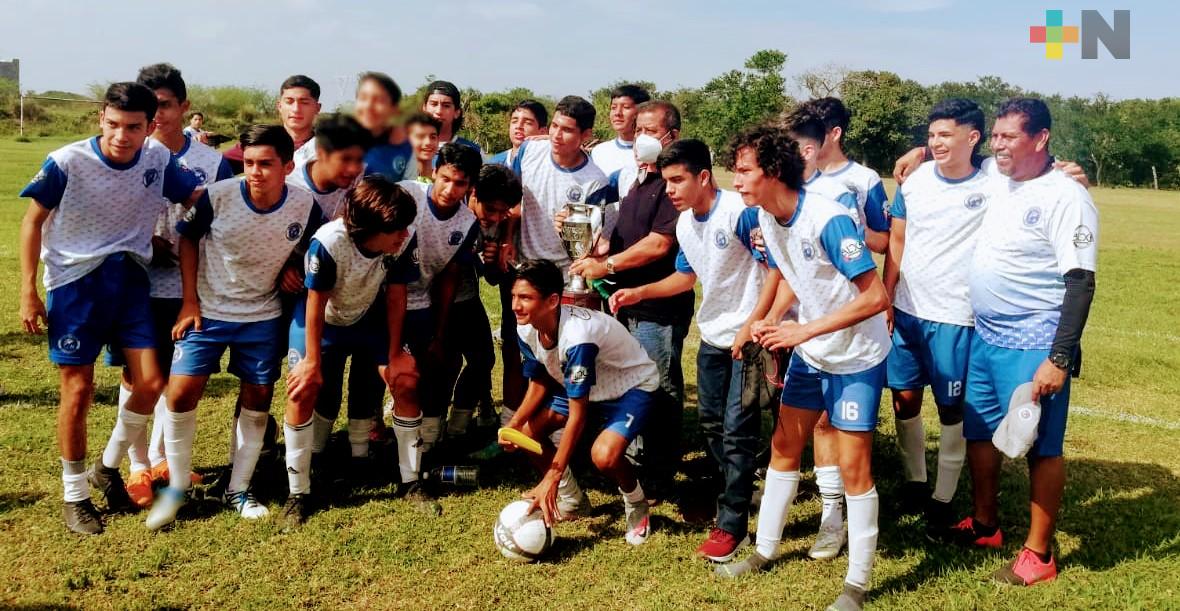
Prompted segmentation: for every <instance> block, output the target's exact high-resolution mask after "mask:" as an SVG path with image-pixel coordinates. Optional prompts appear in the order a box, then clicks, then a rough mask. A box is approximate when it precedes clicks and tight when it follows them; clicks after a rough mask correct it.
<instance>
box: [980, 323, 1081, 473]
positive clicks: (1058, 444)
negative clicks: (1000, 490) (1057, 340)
mask: <svg viewBox="0 0 1180 611" xmlns="http://www.w3.org/2000/svg"><path fill="white" fill-rule="evenodd" d="M1048 357H1049V351H1048V350H1017V349H1015V348H1001V347H999V346H993V345H991V344H989V343H987V342H985V341H983V340H982V339H980V338H979V336H978V335H976V336H975V337H974V338H972V340H971V361H970V365H969V366H968V367H967V397H966V400H965V401H964V404H963V436H964V437H966V438H967V440H968V441H990V440H991V438H992V435H993V434H995V432H996V428H997V427H999V426H1000V421H1001V420H1003V419H1004V415H1005V414H1007V413H1008V404H1009V402H1010V401H1011V398H1012V393H1013V391H1015V390H1016V387H1017V386H1020V385H1021V384H1023V383H1025V382H1031V381H1032V379H1033V375H1035V374H1036V372H1037V368H1038V367H1040V366H1041V363H1044V362H1045V359H1046V358H1048ZM1068 412H1069V378H1068V377H1067V378H1066V379H1065V386H1063V387H1062V388H1061V390H1059V391H1058V392H1057V393H1055V394H1053V395H1050V396H1048V397H1041V423H1040V425H1039V426H1038V427H1037V440H1036V442H1035V443H1033V446H1032V448H1031V449H1030V450H1029V451H1028V455H1029V456H1061V454H1062V449H1063V445H1064V444H1065V420H1066V415H1067V414H1068Z"/></svg>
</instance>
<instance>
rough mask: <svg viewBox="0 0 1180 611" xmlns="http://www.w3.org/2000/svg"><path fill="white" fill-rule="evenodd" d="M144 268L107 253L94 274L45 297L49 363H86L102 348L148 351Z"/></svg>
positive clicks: (149, 331) (148, 311)
mask: <svg viewBox="0 0 1180 611" xmlns="http://www.w3.org/2000/svg"><path fill="white" fill-rule="evenodd" d="M150 288H151V285H150V284H149V282H148V275H147V270H145V269H144V268H143V266H142V265H140V264H139V263H137V262H136V261H135V260H134V259H132V258H131V256H130V255H128V254H126V253H115V254H113V255H109V256H108V257H107V258H106V259H105V260H104V261H103V262H102V264H101V265H99V266H98V267H97V268H95V269H94V271H92V272H90V273H89V274H86V275H85V276H82V277H81V278H78V279H77V280H75V281H73V282H71V283H69V284H67V285H65V286H59V287H57V288H55V289H52V290H50V291H49V293H48V294H47V295H46V299H45V306H46V308H45V309H46V311H47V313H48V315H49V317H48V318H49V325H48V326H49V329H48V332H49V360H50V361H52V362H53V363H55V364H58V365H92V364H94V361H95V360H96V359H98V354H99V353H100V352H102V349H103V347H104V346H109V349H110V350H111V351H112V352H120V351H122V350H123V349H124V348H130V349H142V348H153V347H155V345H156V343H155V340H153V338H152V312H151V306H150V303H151V298H150V296H149V295H150Z"/></svg>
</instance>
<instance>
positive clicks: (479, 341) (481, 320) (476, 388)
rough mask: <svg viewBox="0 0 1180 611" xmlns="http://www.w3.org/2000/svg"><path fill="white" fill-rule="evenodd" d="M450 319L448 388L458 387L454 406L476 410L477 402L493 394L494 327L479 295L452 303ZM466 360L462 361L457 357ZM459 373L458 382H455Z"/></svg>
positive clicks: (446, 381)
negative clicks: (460, 366) (461, 366)
mask: <svg viewBox="0 0 1180 611" xmlns="http://www.w3.org/2000/svg"><path fill="white" fill-rule="evenodd" d="M449 318H450V320H448V321H447V352H448V357H449V358H453V359H454V360H452V361H451V362H450V363H448V368H449V370H448V372H447V378H446V380H445V381H444V383H445V384H446V388H447V389H450V388H452V385H454V386H453V388H454V389H455V401H454V404H455V409H466V410H474V409H475V407H476V405H477V404H478V403H479V402H480V401H482V400H484V399H488V400H490V399H491V396H492V368H493V367H495V366H496V352H495V348H494V347H493V346H492V327H491V323H489V322H488V313H487V312H486V311H485V310H484V308H483V302H482V301H480V300H479V296H476V297H475V298H474V299H468V300H466V301H460V302H457V303H455V304H454V305H452V306H451V312H450V316H449ZM460 356H461V357H462V361H465V362H466V365H464V366H463V369H462V371H461V372H460V371H459V369H458V367H457V366H458V365H460V364H462V363H460V362H458V361H459V359H458V357H460ZM456 376H458V381H456Z"/></svg>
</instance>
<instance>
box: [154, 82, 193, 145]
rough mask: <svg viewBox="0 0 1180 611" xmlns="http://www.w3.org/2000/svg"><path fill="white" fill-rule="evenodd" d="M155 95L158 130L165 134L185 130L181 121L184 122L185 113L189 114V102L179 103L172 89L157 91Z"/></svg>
mask: <svg viewBox="0 0 1180 611" xmlns="http://www.w3.org/2000/svg"><path fill="white" fill-rule="evenodd" d="M155 93H156V104H157V107H156V129H157V130H159V131H160V133H164V134H175V133H178V132H180V130H182V129H184V126H183V124H182V123H181V121H183V120H184V113H186V112H188V100H185V101H183V102H180V101H178V100H177V99H176V94H174V93H172V91H171V90H170V89H157V90H156V91H155Z"/></svg>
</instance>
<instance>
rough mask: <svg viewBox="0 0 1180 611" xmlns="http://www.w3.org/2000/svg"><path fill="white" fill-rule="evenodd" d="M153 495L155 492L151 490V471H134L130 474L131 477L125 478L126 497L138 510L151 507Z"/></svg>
mask: <svg viewBox="0 0 1180 611" xmlns="http://www.w3.org/2000/svg"><path fill="white" fill-rule="evenodd" d="M154 494H155V491H153V490H152V471H151V469H144V470H142V471H136V472H135V473H132V474H131V477H129V478H127V496H128V497H130V498H131V502H132V503H135V505H136V506H137V507H139V508H140V509H147V508H148V507H151V506H152V497H153V495H154Z"/></svg>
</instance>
